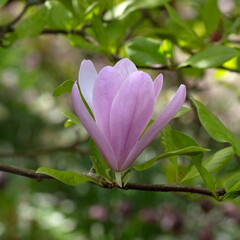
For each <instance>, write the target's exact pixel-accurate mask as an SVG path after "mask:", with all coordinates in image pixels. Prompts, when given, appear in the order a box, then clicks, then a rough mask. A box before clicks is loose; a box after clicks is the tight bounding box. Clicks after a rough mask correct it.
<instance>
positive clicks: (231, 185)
mask: <svg viewBox="0 0 240 240" xmlns="http://www.w3.org/2000/svg"><path fill="white" fill-rule="evenodd" d="M224 188H225V190H226V194H225V195H224V198H223V199H233V198H236V197H239V196H240V172H237V173H235V174H233V175H232V176H231V177H229V178H228V179H227V181H226V182H225V186H224Z"/></svg>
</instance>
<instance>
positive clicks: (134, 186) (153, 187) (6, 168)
mask: <svg viewBox="0 0 240 240" xmlns="http://www.w3.org/2000/svg"><path fill="white" fill-rule="evenodd" d="M0 171H3V172H8V173H12V174H15V175H20V176H24V177H28V178H32V179H36V180H37V181H41V180H43V179H53V178H52V177H50V176H48V175H45V174H40V173H36V172H35V171H34V170H30V169H25V168H20V167H16V166H11V165H6V164H3V163H0ZM83 174H84V175H86V176H88V177H91V178H93V179H94V180H95V181H98V179H97V178H96V177H95V175H94V174H93V173H91V172H87V173H83ZM98 186H100V185H98ZM101 186H102V187H103V188H108V189H112V188H120V187H119V186H118V185H117V184H115V183H108V182H101ZM120 189H122V190H139V191H152V192H182V193H197V194H201V195H205V196H210V197H213V194H212V193H211V192H210V191H209V190H207V189H206V188H204V187H194V186H184V185H169V184H139V183H127V184H126V185H125V186H124V187H122V188H120ZM215 192H216V194H217V195H218V196H223V195H224V194H225V193H226V192H225V190H224V189H216V191H215Z"/></svg>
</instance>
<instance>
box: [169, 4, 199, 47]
mask: <svg viewBox="0 0 240 240" xmlns="http://www.w3.org/2000/svg"><path fill="white" fill-rule="evenodd" d="M165 7H166V9H167V11H168V14H169V16H170V20H172V22H173V23H174V24H175V25H176V26H177V28H178V31H179V32H180V33H181V34H183V32H185V33H186V36H189V37H190V38H191V39H193V40H194V41H196V42H199V43H201V41H202V40H201V39H200V38H199V37H198V36H197V34H196V33H195V32H194V31H193V29H192V28H191V26H189V24H188V23H187V22H185V21H184V20H183V19H182V18H181V17H180V16H179V15H178V13H177V12H176V11H175V10H174V9H173V8H172V7H171V6H170V5H168V4H166V5H165Z"/></svg>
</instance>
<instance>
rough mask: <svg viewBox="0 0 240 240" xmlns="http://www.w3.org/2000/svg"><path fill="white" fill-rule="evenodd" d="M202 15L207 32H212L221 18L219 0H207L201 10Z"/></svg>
mask: <svg viewBox="0 0 240 240" xmlns="http://www.w3.org/2000/svg"><path fill="white" fill-rule="evenodd" d="M200 15H201V17H202V20H203V23H204V25H205V28H206V31H207V33H208V34H210V33H212V32H213V31H214V30H215V29H216V28H217V27H218V24H219V20H220V18H221V13H220V11H219V9H218V4H217V0H207V1H206V2H205V4H204V7H203V8H202V9H201V10H200Z"/></svg>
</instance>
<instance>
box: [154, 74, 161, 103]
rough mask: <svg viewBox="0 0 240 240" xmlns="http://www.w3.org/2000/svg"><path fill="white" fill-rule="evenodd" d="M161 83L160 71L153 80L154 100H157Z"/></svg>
mask: <svg viewBox="0 0 240 240" xmlns="http://www.w3.org/2000/svg"><path fill="white" fill-rule="evenodd" d="M162 85H163V75H162V74H161V73H160V74H159V75H158V76H157V77H156V78H155V80H154V82H153V87H154V93H155V100H157V98H158V96H159V94H160V92H161V90H162Z"/></svg>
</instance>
